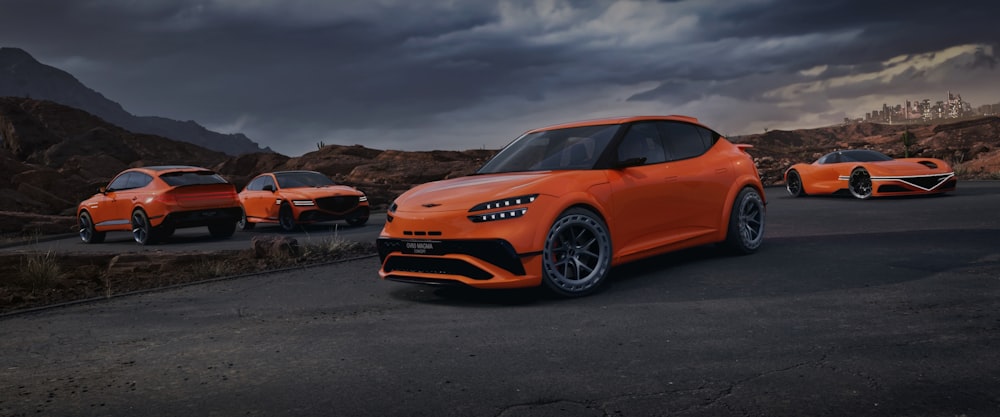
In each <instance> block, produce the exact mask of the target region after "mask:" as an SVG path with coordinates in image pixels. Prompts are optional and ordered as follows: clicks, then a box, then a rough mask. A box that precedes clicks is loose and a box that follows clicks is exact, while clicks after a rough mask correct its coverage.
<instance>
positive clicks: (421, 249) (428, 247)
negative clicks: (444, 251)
mask: <svg viewBox="0 0 1000 417" xmlns="http://www.w3.org/2000/svg"><path fill="white" fill-rule="evenodd" d="M406 250H407V251H408V252H410V253H427V252H428V251H433V250H434V242H406Z"/></svg>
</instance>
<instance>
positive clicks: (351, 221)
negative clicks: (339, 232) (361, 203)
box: [346, 216, 368, 227]
mask: <svg viewBox="0 0 1000 417" xmlns="http://www.w3.org/2000/svg"><path fill="white" fill-rule="evenodd" d="M346 221H347V224H348V225H350V226H353V227H358V226H363V225H364V224H365V223H368V216H363V217H348V218H347V219H346Z"/></svg>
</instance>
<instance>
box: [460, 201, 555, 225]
mask: <svg viewBox="0 0 1000 417" xmlns="http://www.w3.org/2000/svg"><path fill="white" fill-rule="evenodd" d="M536 198H538V194H529V195H521V196H517V197H511V198H505V199H502V200H494V201H487V202H485V203H479V204H477V205H476V206H475V207H473V208H471V209H469V213H475V214H472V215H470V216H468V217H469V220H471V221H472V222H474V223H482V222H491V221H494V220H507V219H515V218H518V217H521V216H524V214H525V213H527V212H528V208H527V207H523V206H525V205H528V204H531V203H532V202H534V201H535V199H536ZM478 212H485V213H478Z"/></svg>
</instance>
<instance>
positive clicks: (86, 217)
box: [79, 211, 105, 243]
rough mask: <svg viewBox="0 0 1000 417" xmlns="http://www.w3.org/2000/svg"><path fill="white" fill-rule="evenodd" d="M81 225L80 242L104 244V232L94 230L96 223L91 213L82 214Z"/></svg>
mask: <svg viewBox="0 0 1000 417" xmlns="http://www.w3.org/2000/svg"><path fill="white" fill-rule="evenodd" d="M79 225H80V240H82V241H83V243H101V242H104V236H105V234H104V232H98V231H97V229H95V228H94V221H93V220H91V219H90V213H87V212H86V211H85V212H82V213H80V218H79Z"/></svg>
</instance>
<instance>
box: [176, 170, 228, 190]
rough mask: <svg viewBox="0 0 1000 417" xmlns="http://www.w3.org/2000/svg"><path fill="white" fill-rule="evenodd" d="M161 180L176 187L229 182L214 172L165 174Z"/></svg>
mask: <svg viewBox="0 0 1000 417" xmlns="http://www.w3.org/2000/svg"><path fill="white" fill-rule="evenodd" d="M160 179H161V180H163V182H165V183H167V184H168V185H171V186H174V187H180V186H183V185H198V184H226V183H228V182H229V181H226V179H225V178H222V176H220V175H219V174H216V173H214V172H212V171H195V172H165V173H163V174H160Z"/></svg>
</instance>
